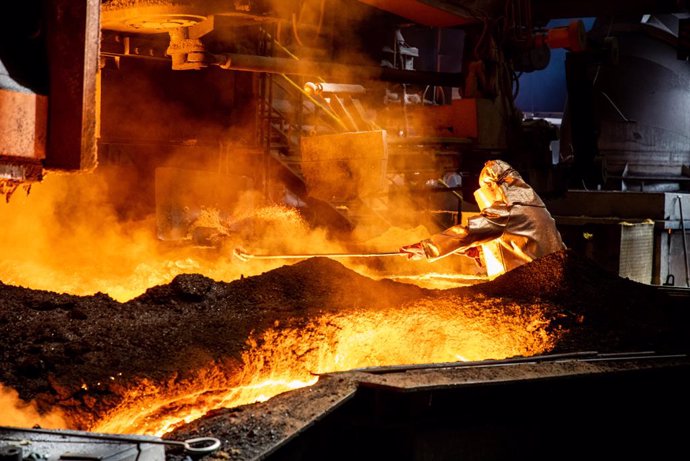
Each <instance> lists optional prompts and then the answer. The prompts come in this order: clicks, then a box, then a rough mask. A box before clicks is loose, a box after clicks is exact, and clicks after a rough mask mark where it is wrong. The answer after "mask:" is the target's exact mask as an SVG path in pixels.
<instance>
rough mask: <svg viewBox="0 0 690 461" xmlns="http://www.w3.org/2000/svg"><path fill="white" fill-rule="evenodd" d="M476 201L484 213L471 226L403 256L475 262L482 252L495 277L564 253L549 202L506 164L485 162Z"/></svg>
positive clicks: (420, 244) (455, 229)
mask: <svg viewBox="0 0 690 461" xmlns="http://www.w3.org/2000/svg"><path fill="white" fill-rule="evenodd" d="M474 196H475V198H476V200H477V204H478V205H479V209H480V210H481V212H480V214H479V215H478V216H475V217H472V218H470V219H469V220H468V224H467V226H462V225H456V226H453V227H450V228H448V229H446V230H444V231H443V232H441V233H439V234H436V235H433V236H432V237H430V238H428V239H426V240H422V241H421V242H418V243H415V244H412V245H407V246H403V247H402V248H400V251H401V252H403V253H407V254H408V256H409V258H410V259H414V260H417V259H425V258H426V259H428V260H436V259H439V258H442V257H444V256H447V255H449V254H452V253H464V254H468V255H470V256H475V257H476V256H477V254H478V253H479V252H478V250H479V247H481V248H482V250H483V256H484V260H485V262H487V263H489V264H487V273H488V275H489V276H490V277H494V276H496V275H499V274H502V273H504V272H506V271H509V270H511V269H514V268H516V267H518V266H520V265H522V264H525V263H528V262H530V261H532V260H534V259H536V258H539V257H541V256H544V255H547V254H549V253H554V252H556V251H560V250H562V249H565V245H564V244H563V241H562V240H561V235H560V233H559V232H558V230H557V229H556V224H555V222H554V220H553V218H552V217H551V214H550V213H549V212H548V210H547V209H546V206H545V205H544V202H542V201H541V199H540V198H539V196H538V195H537V193H536V192H535V191H534V190H533V189H532V188H531V187H530V186H529V185H528V184H527V183H526V182H525V181H524V180H523V179H522V177H521V176H520V174H519V173H518V172H517V171H515V170H514V169H513V168H512V167H511V166H510V165H508V164H507V163H506V162H504V161H502V160H490V161H488V162H486V164H485V165H484V168H483V169H482V171H481V174H480V175H479V189H477V190H476V191H475V193H474ZM491 263H493V264H491Z"/></svg>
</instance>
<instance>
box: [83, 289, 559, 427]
mask: <svg viewBox="0 0 690 461" xmlns="http://www.w3.org/2000/svg"><path fill="white" fill-rule="evenodd" d="M472 304H474V305H473V306H467V300H460V299H446V300H445V301H444V303H443V304H442V305H439V304H438V303H433V304H432V303H430V302H422V303H419V304H415V305H413V306H409V307H408V308H406V309H399V310H395V311H393V310H387V311H382V312H361V313H356V314H349V315H335V314H331V315H326V316H324V317H321V318H318V319H315V320H313V321H311V322H310V323H309V324H308V325H306V326H304V327H302V328H274V329H271V330H268V331H266V332H265V333H264V334H263V335H261V336H260V337H258V338H251V339H250V340H249V345H250V349H249V350H248V351H247V352H245V353H244V354H243V357H242V361H243V367H242V369H241V370H239V371H237V372H235V373H233V371H232V370H231V369H228V368H224V367H222V366H220V365H210V366H209V367H207V368H205V369H203V370H202V371H200V372H199V373H198V374H197V375H196V376H195V377H194V378H191V379H187V380H185V381H184V382H170V383H166V384H164V385H161V384H154V383H149V382H143V383H142V384H141V386H139V387H138V388H137V389H133V390H131V391H130V392H128V395H127V397H126V399H125V401H124V402H123V403H122V404H121V405H120V406H118V408H116V409H115V410H113V411H112V412H111V413H110V414H109V415H106V416H105V417H104V418H103V419H102V420H100V421H99V422H98V423H97V424H96V425H95V426H94V427H92V429H93V430H96V431H102V432H130V433H143V434H159V435H160V434H164V433H166V432H168V431H169V430H171V429H172V428H174V427H175V426H178V425H180V424H182V423H184V422H189V421H192V420H194V419H196V418H198V417H200V416H203V415H204V414H205V413H206V412H208V411H210V410H213V409H216V408H222V407H233V406H237V405H242V404H247V403H252V402H256V401H264V400H267V399H268V398H270V397H272V396H274V395H277V394H279V393H282V392H285V391H288V390H291V389H296V388H299V387H304V386H309V385H311V384H314V383H315V382H316V381H317V379H318V378H317V376H315V375H318V374H322V373H329V372H336V371H344V370H351V369H356V368H364V367H375V366H384V365H404V364H414V363H439V362H457V361H467V360H469V361H474V360H483V359H489V358H493V359H500V358H505V357H511V356H517V355H527V356H529V355H534V354H539V353H542V352H544V351H547V350H549V349H550V348H551V347H553V343H554V338H552V337H550V336H549V335H548V334H547V332H546V331H545V329H544V327H545V322H544V320H543V318H542V317H541V315H540V313H539V309H538V307H536V306H530V307H527V308H525V307H521V306H518V305H515V306H512V309H510V315H505V314H504V315H501V314H499V312H498V311H497V310H494V309H492V306H491V305H490V302H489V301H488V300H486V299H478V300H476V301H474V302H473V303H472ZM463 305H465V306H466V307H468V308H469V307H471V309H463Z"/></svg>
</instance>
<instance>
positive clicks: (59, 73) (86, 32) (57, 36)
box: [44, 0, 100, 171]
mask: <svg viewBox="0 0 690 461" xmlns="http://www.w3.org/2000/svg"><path fill="white" fill-rule="evenodd" d="M99 11H100V1H99V0H79V1H75V0H48V1H46V2H45V9H44V15H45V16H44V17H45V23H46V32H47V39H46V46H47V50H48V61H49V74H50V88H49V100H48V139H47V147H46V159H45V166H46V168H48V169H58V170H72V171H74V170H88V169H91V168H94V167H95V166H96V126H97V75H98V65H99V56H98V51H99V34H100V26H99Z"/></svg>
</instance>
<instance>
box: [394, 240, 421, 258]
mask: <svg viewBox="0 0 690 461" xmlns="http://www.w3.org/2000/svg"><path fill="white" fill-rule="evenodd" d="M400 253H406V254H407V259H411V260H412V261H419V260H422V259H426V252H425V251H424V247H423V246H422V242H418V243H414V244H412V245H405V246H403V247H400Z"/></svg>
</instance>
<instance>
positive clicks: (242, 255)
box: [233, 248, 407, 261]
mask: <svg viewBox="0 0 690 461" xmlns="http://www.w3.org/2000/svg"><path fill="white" fill-rule="evenodd" d="M233 255H234V256H235V257H236V258H237V259H239V260H241V261H249V260H250V259H307V258H317V257H321V258H386V257H390V256H407V254H406V253H401V252H398V251H396V252H386V253H303V254H273V255H272V254H264V255H257V254H252V253H247V252H245V251H244V250H241V249H239V248H235V250H234V251H233Z"/></svg>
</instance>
